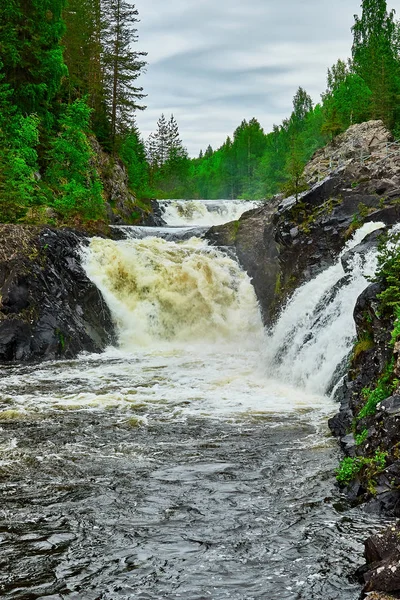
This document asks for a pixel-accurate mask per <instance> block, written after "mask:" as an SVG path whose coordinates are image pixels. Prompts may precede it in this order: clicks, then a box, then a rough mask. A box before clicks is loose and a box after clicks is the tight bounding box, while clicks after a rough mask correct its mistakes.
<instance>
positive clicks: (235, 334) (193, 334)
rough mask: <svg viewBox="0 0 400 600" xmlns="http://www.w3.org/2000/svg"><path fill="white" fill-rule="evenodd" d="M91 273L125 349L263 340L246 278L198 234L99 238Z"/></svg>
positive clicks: (92, 248) (90, 258)
mask: <svg viewBox="0 0 400 600" xmlns="http://www.w3.org/2000/svg"><path fill="white" fill-rule="evenodd" d="M86 270H87V272H88V274H89V276H90V278H91V279H92V280H93V281H94V282H95V283H96V285H97V286H98V287H99V289H100V290H101V291H102V293H103V295H104V297H105V299H106V301H107V303H108V305H109V307H110V308H111V310H112V313H113V315H114V317H115V319H116V322H117V326H118V329H119V341H120V345H121V346H122V347H124V348H129V347H132V346H134V347H137V346H146V345H151V344H157V343H159V342H164V341H169V342H171V341H174V342H191V341H194V340H203V341H208V342H209V341H214V342H215V341H218V340H221V339H222V340H224V339H225V340H227V339H231V340H239V339H240V340H241V342H242V343H243V342H245V341H246V340H250V341H251V342H252V343H254V339H255V337H257V338H258V339H259V338H260V335H261V332H262V324H261V319H260V313H259V309H258V305H257V300H256V296H255V293H254V289H253V287H252V285H251V283H250V280H249V278H248V276H247V275H246V274H245V273H244V271H242V269H241V268H240V267H239V265H238V264H237V263H236V262H235V261H233V260H232V259H231V258H229V257H228V256H226V254H223V253H221V252H219V251H218V250H216V249H214V248H212V247H209V246H208V245H207V242H205V241H202V240H200V239H198V238H192V239H190V240H188V241H185V242H180V243H176V242H167V241H165V240H163V239H160V238H155V237H148V238H144V239H128V240H125V241H121V242H113V241H111V240H103V239H95V240H94V241H93V242H92V243H91V246H90V251H89V252H88V253H87V255H86Z"/></svg>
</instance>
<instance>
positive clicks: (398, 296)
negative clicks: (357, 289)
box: [376, 233, 400, 317]
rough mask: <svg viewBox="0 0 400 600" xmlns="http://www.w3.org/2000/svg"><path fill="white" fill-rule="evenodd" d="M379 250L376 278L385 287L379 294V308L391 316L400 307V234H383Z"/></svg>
mask: <svg viewBox="0 0 400 600" xmlns="http://www.w3.org/2000/svg"><path fill="white" fill-rule="evenodd" d="M378 250H379V251H378V270H377V273H376V280H377V281H379V283H380V284H381V286H382V288H383V291H382V292H381V293H380V294H379V296H378V298H379V301H380V307H379V308H380V312H381V313H382V314H383V315H386V316H389V317H390V316H393V315H394V314H395V312H396V310H397V309H398V308H399V307H400V234H399V233H396V234H393V235H390V236H389V237H387V236H383V238H382V240H381V243H380V244H379V248H378Z"/></svg>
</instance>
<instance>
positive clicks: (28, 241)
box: [0, 225, 115, 362]
mask: <svg viewBox="0 0 400 600" xmlns="http://www.w3.org/2000/svg"><path fill="white" fill-rule="evenodd" d="M87 243H88V238H87V237H86V236H85V235H84V234H83V233H80V232H77V231H72V230H55V229H51V228H47V227H46V228H39V227H30V226H20V225H0V361H1V362H5V361H15V360H17V361H28V360H36V359H54V358H58V357H66V358H72V357H74V356H76V355H77V354H78V353H79V352H81V351H84V350H86V351H89V352H98V351H101V350H104V348H105V347H106V346H107V345H108V344H110V343H112V342H113V341H115V334H114V326H113V323H112V319H111V315H110V312H109V309H108V307H107V305H106V304H105V302H104V301H103V298H102V296H101V294H100V292H99V291H98V289H97V288H96V286H95V285H94V284H93V283H92V282H91V281H90V280H89V279H88V278H87V276H86V274H85V271H84V270H83V268H82V265H81V258H80V248H81V246H84V245H85V244H87Z"/></svg>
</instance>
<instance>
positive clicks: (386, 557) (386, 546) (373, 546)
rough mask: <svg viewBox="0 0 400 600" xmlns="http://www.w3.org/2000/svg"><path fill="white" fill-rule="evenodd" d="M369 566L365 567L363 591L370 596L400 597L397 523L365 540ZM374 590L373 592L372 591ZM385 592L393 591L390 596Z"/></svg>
mask: <svg viewBox="0 0 400 600" xmlns="http://www.w3.org/2000/svg"><path fill="white" fill-rule="evenodd" d="M365 559H366V562H367V566H366V567H365V568H364V569H363V574H362V580H363V583H364V589H363V593H364V594H368V596H367V597H368V598H370V599H371V598H376V599H378V598H379V599H382V600H385V599H387V600H390V599H391V598H399V597H400V529H399V527H398V526H397V525H393V526H392V527H389V528H388V529H386V530H385V531H383V532H381V533H378V534H376V535H373V536H371V537H369V538H368V539H367V541H366V542H365ZM371 592H373V593H371ZM383 592H385V593H386V592H389V593H391V594H392V593H393V594H394V595H391V596H388V595H385V594H384V593H383Z"/></svg>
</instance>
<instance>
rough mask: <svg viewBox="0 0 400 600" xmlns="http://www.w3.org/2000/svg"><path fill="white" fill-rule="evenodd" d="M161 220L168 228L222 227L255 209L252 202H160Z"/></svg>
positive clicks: (255, 204) (257, 204)
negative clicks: (189, 226)
mask: <svg viewBox="0 0 400 600" xmlns="http://www.w3.org/2000/svg"><path fill="white" fill-rule="evenodd" d="M159 205H160V207H161V209H162V211H163V215H162V216H163V219H164V221H165V222H166V223H167V225H170V226H175V227H176V226H178V227H179V226H185V225H199V226H201V225H203V226H209V227H211V226H212V225H222V224H223V223H228V222H229V221H236V220H237V219H239V217H241V215H242V214H243V213H244V212H246V211H247V210H251V209H252V208H257V207H258V206H260V205H261V202H260V201H253V200H160V201H159Z"/></svg>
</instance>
